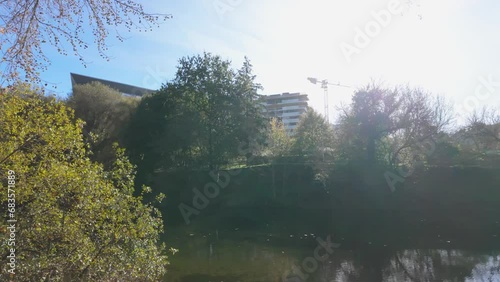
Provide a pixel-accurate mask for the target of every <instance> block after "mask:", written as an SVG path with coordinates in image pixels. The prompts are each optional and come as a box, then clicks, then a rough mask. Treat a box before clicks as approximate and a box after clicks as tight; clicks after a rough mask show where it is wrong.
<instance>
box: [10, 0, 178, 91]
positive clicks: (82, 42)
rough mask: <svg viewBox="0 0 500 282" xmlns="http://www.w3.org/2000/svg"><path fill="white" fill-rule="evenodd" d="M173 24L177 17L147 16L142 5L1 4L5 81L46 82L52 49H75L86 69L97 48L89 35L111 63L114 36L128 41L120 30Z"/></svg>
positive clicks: (75, 1)
mask: <svg viewBox="0 0 500 282" xmlns="http://www.w3.org/2000/svg"><path fill="white" fill-rule="evenodd" d="M168 18H171V16H170V15H165V14H152V13H147V12H146V11H144V9H143V6H142V4H140V3H138V2H137V1H133V0H127V1H122V0H111V1H98V0H85V1H83V0H70V1H56V2H54V1H49V0H36V1H28V0H5V1H0V53H1V54H2V62H1V66H2V68H3V71H2V72H1V73H0V77H1V78H2V79H6V80H8V81H12V80H14V81H15V80H17V79H18V78H19V77H20V76H21V75H23V76H24V77H25V78H26V79H27V80H29V81H33V82H40V78H39V75H40V71H43V70H46V69H47V66H48V65H50V61H49V59H48V58H47V57H46V56H45V52H46V51H47V49H46V48H47V47H48V46H51V47H53V48H54V49H55V50H56V51H57V52H59V53H60V54H62V55H68V53H69V52H68V47H70V48H71V52H72V53H73V54H74V55H75V56H76V57H78V58H79V59H80V61H82V62H83V63H85V59H84V56H83V55H82V53H81V51H82V50H84V49H87V48H88V47H89V46H90V45H91V44H90V43H89V42H88V41H87V40H88V39H89V38H88V36H86V35H85V31H87V30H88V31H89V33H90V34H92V35H93V36H92V37H90V38H91V39H93V42H94V43H95V46H96V47H97V50H98V52H99V54H100V55H101V56H102V57H103V58H105V59H109V57H108V56H107V54H106V51H107V50H108V37H109V36H110V30H115V31H116V32H115V33H114V34H115V35H116V38H117V39H118V40H120V41H123V40H124V39H125V37H124V36H122V35H121V34H120V33H119V32H118V30H117V29H116V28H117V27H122V26H123V27H125V28H126V29H127V30H129V31H130V30H132V29H136V30H139V31H150V30H152V28H153V27H156V26H158V25H159V23H160V22H161V20H166V19H168ZM110 27H111V28H110ZM0 84H1V83H0Z"/></svg>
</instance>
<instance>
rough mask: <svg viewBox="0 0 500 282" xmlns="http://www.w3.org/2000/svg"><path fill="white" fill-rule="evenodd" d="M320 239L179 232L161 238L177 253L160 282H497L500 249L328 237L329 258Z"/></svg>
mask: <svg viewBox="0 0 500 282" xmlns="http://www.w3.org/2000/svg"><path fill="white" fill-rule="evenodd" d="M326 236H327V235H326V234H325V235H318V234H313V233H300V234H297V233H295V234H279V235H278V234H276V233H274V234H273V233H267V232H258V231H252V230H245V231H243V230H239V229H238V228H232V229H231V230H220V231H219V230H213V231H212V232H201V233H196V232H194V231H188V230H187V229H186V228H177V229H174V230H170V231H169V232H168V233H167V238H166V240H167V242H168V244H169V245H170V246H174V247H176V248H179V249H180V250H181V251H180V252H179V253H177V254H176V255H174V256H171V257H170V261H171V265H170V267H169V273H168V274H167V277H166V279H165V281H170V282H175V281H189V282H197V281H200V282H201V281H203V282H208V281H211V282H221V281H224V282H237V281H241V282H243V281H263V282H266V281H269V282H271V281H290V282H292V281H293V282H296V281H373V282H378V281H500V251H498V250H497V251H494V250H492V249H493V248H491V249H490V248H482V250H478V249H476V250H470V249H469V250H465V249H459V248H457V247H456V246H455V244H454V242H452V241H450V240H448V239H447V238H436V240H435V242H429V244H428V245H432V246H433V247H432V248H422V247H421V246H419V247H418V248H400V247H396V246H395V245H396V244H393V239H387V240H377V242H375V241H374V242H371V241H364V242H360V243H359V244H357V246H356V247H353V246H351V245H350V244H348V243H344V242H347V241H346V240H345V238H332V240H331V241H332V243H335V244H337V243H338V244H339V245H335V246H333V248H332V249H333V251H332V252H331V253H328V252H326V251H324V250H323V249H322V248H321V247H318V246H320V243H318V238H321V239H323V240H326V238H327V237H326ZM492 236H496V234H494V235H492ZM316 249H318V250H319V251H318V252H317V253H316V257H317V258H319V259H320V260H323V262H320V261H318V259H315V258H314V257H315V250H316Z"/></svg>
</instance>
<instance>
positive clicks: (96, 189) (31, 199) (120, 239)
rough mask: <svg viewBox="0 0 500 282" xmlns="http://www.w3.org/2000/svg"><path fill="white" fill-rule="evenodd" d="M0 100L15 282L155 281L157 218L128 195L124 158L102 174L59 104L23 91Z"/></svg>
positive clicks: (159, 257) (159, 267)
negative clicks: (11, 179)
mask: <svg viewBox="0 0 500 282" xmlns="http://www.w3.org/2000/svg"><path fill="white" fill-rule="evenodd" d="M0 101H1V102H0V124H1V126H0V171H2V174H3V175H7V174H6V172H7V170H12V171H14V172H15V174H16V188H15V200H16V213H15V215H16V219H17V220H18V222H17V226H16V230H17V234H16V245H15V248H16V259H17V260H18V261H20V262H22V267H19V268H18V269H16V278H17V279H18V280H20V281H41V280H51V281H81V280H85V281H118V280H119V281H156V280H158V279H160V277H161V276H162V275H163V273H164V272H165V266H166V264H167V257H166V256H165V254H164V250H165V247H164V246H158V239H159V233H160V232H162V231H163V224H162V220H161V214H160V213H159V212H158V211H157V210H156V209H154V208H153V207H152V206H150V205H145V204H143V203H142V198H141V197H134V196H132V191H133V180H134V167H133V166H132V165H130V163H129V162H128V160H127V159H126V158H125V156H124V151H123V150H122V149H118V148H116V150H117V157H116V162H115V164H114V165H113V168H112V170H111V171H104V170H103V167H102V166H101V165H99V164H97V163H93V162H91V161H90V160H89V158H88V157H87V152H86V149H85V146H84V142H83V136H82V127H83V122H82V121H77V122H76V123H75V122H74V120H73V114H72V111H71V110H69V109H68V108H67V107H66V106H65V105H64V104H63V103H62V102H57V101H55V99H44V98H43V97H42V96H40V95H39V94H36V93H33V92H31V91H30V90H29V89H26V88H23V87H16V88H14V89H12V90H10V91H9V92H3V93H2V94H0ZM4 179H6V177H4ZM5 182H6V181H2V189H3V190H4V191H6V190H7V189H6V183H5ZM6 195H7V194H6V193H3V196H2V200H1V212H2V214H3V215H4V216H6V210H5V207H7V203H6V202H7V196H6ZM4 220H5V219H4ZM1 237H2V249H3V250H4V252H5V250H7V249H8V248H7V246H6V242H7V241H6V240H5V234H4V233H3V234H2V236H1ZM6 255H7V254H3V256H4V257H6ZM2 270H3V273H4V274H5V273H6V272H5V271H6V265H5V264H4V265H3V266H2ZM4 274H2V277H4Z"/></svg>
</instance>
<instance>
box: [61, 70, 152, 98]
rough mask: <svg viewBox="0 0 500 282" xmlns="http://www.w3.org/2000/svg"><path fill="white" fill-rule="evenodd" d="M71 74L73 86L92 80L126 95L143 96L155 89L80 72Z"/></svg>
mask: <svg viewBox="0 0 500 282" xmlns="http://www.w3.org/2000/svg"><path fill="white" fill-rule="evenodd" d="M70 76H71V85H72V86H75V85H76V84H87V83H91V82H93V81H96V82H100V83H102V84H104V85H106V86H109V87H111V88H113V89H115V90H117V91H119V92H120V93H123V94H127V95H133V96H144V95H146V94H149V93H153V92H154V91H155V90H152V89H147V88H142V87H138V86H133V85H129V84H124V83H119V82H114V81H110V80H105V79H100V78H95V77H91V76H85V75H81V74H76V73H70Z"/></svg>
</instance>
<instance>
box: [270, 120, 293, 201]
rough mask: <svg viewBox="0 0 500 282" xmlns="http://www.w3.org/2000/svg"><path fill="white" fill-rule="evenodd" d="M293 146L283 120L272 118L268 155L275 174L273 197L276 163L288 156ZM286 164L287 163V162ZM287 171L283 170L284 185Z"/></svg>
mask: <svg viewBox="0 0 500 282" xmlns="http://www.w3.org/2000/svg"><path fill="white" fill-rule="evenodd" d="M292 146H293V139H292V138H291V137H290V136H289V135H288V133H287V132H286V129H285V126H284V125H283V122H281V121H279V120H278V119H276V118H273V119H271V127H270V130H269V135H268V140H267V150H268V152H267V155H268V156H269V158H270V160H271V169H272V175H273V197H274V198H276V165H277V164H279V162H280V161H282V160H283V157H285V156H288V155H289V154H290V151H291V149H292ZM285 165H286V164H285ZM284 180H285V171H284V170H283V185H282V186H283V187H282V189H283V190H284V183H285V181H284Z"/></svg>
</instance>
